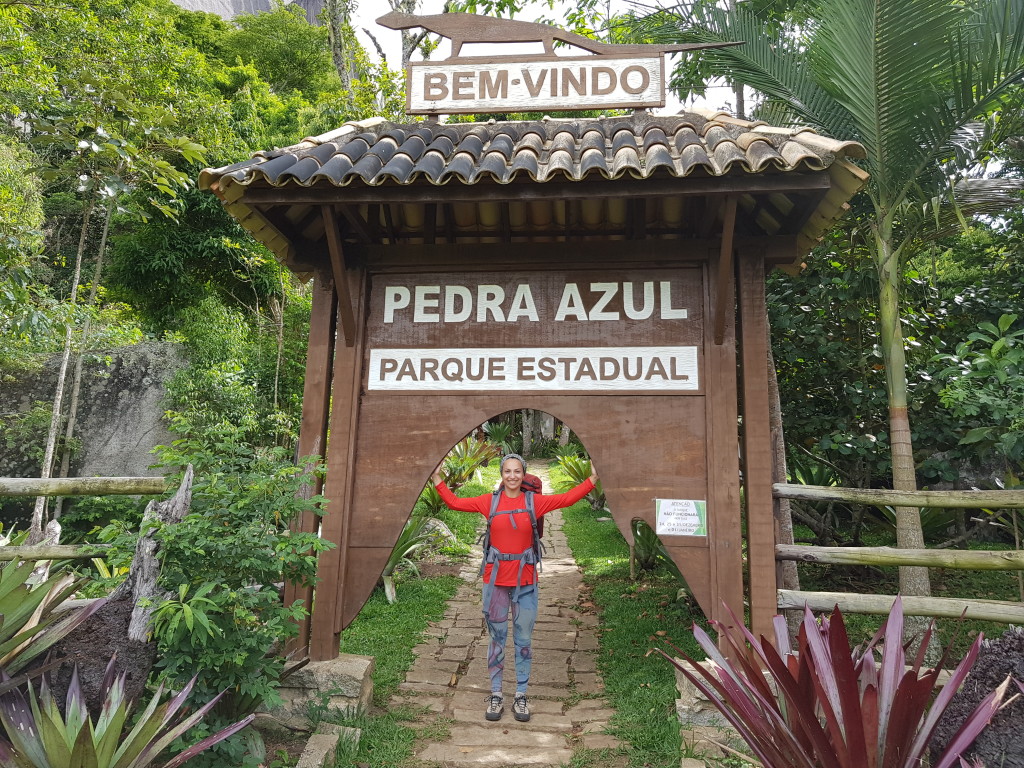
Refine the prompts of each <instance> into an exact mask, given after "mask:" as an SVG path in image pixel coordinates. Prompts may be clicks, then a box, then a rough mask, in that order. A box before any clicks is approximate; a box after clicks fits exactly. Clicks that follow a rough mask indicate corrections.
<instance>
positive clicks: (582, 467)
mask: <svg viewBox="0 0 1024 768" xmlns="http://www.w3.org/2000/svg"><path fill="white" fill-rule="evenodd" d="M558 466H560V467H561V468H562V471H563V472H565V474H567V475H568V476H569V480H568V481H567V482H563V483H561V484H559V486H558V488H557V490H558V491H559V492H560V493H562V492H565V491H568V490H569V489H570V488H573V487H575V486H577V485H579V484H580V483H582V482H583V481H584V480H586V479H587V478H588V477H590V459H583V458H580V457H579V456H562V457H560V458H559V459H558ZM586 498H587V501H588V502H589V503H590V508H591V509H596V510H602V509H604V508H605V506H606V505H607V503H608V502H607V500H606V499H605V496H604V491H602V490H601V482H600V481H598V483H597V487H596V488H594V490H592V491H591V492H590V493H588V494H587V497H586Z"/></svg>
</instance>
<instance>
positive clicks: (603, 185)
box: [241, 171, 832, 206]
mask: <svg viewBox="0 0 1024 768" xmlns="http://www.w3.org/2000/svg"><path fill="white" fill-rule="evenodd" d="M831 186H832V182H831V179H830V177H829V175H828V172H827V171H813V172H810V173H796V172H792V173H785V174H775V175H753V174H749V173H742V174H737V175H735V176H732V175H730V176H709V177H706V178H693V177H687V178H683V179H632V178H630V179H617V180H606V179H601V180H600V181H598V180H585V181H565V182H547V183H544V184H538V183H536V182H534V181H525V182H513V183H511V184H498V183H496V182H495V183H488V182H480V183H477V184H460V183H457V182H451V183H449V184H444V185H441V186H438V185H435V184H430V183H423V184H406V185H381V186H377V187H371V186H363V185H358V186H357V185H349V186H346V187H336V186H334V185H333V184H331V185H324V186H318V187H293V186H290V185H285V186H281V187H246V189H245V192H244V194H243V195H242V197H241V201H242V202H244V203H246V204H247V205H258V206H265V205H281V204H290V205H298V204H302V203H305V204H315V205H322V204H324V203H328V202H332V203H350V204H351V203H368V202H376V203H383V202H387V203H426V202H436V203H476V202H481V201H488V202H493V201H497V200H557V199H575V200H587V199H594V198H608V197H623V198H629V197H634V196H643V197H678V196H688V197H692V196H697V197H704V196H708V195H723V194H740V193H744V192H749V193H752V194H759V193H769V192H781V193H783V194H785V193H789V192H806V191H808V190H814V189H823V188H824V189H828V188H830V187H831Z"/></svg>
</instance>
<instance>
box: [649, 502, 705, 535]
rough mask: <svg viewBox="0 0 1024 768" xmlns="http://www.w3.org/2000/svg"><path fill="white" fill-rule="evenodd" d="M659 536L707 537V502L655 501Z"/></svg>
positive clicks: (656, 528) (656, 530) (656, 529)
mask: <svg viewBox="0 0 1024 768" xmlns="http://www.w3.org/2000/svg"><path fill="white" fill-rule="evenodd" d="M654 504H655V510H656V514H657V525H656V527H655V533H657V534H658V535H659V536H707V535H708V513H707V502H706V501H696V500H694V499H655V500H654Z"/></svg>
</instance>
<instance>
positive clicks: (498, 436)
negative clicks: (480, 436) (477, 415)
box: [483, 421, 512, 454]
mask: <svg viewBox="0 0 1024 768" xmlns="http://www.w3.org/2000/svg"><path fill="white" fill-rule="evenodd" d="M483 430H484V434H485V435H487V442H489V443H490V444H491V445H493V446H494V447H495V448H497V449H498V450H499V451H501V453H502V454H506V453H512V425H511V424H510V423H509V422H507V421H488V422H485V423H484V425H483Z"/></svg>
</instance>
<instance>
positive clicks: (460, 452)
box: [442, 437, 500, 489]
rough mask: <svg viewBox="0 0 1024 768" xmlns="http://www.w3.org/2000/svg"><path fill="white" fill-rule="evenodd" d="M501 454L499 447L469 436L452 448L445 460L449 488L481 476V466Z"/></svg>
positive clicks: (444, 471) (443, 471)
mask: <svg viewBox="0 0 1024 768" xmlns="http://www.w3.org/2000/svg"><path fill="white" fill-rule="evenodd" d="M499 454H500V451H499V450H498V448H497V447H495V446H493V445H491V444H490V443H485V442H483V441H481V440H477V439H475V438H473V437H467V438H465V439H464V440H462V441H461V442H460V443H459V444H458V445H456V446H455V447H454V448H452V450H451V453H449V454H448V457H447V458H446V459H445V460H444V467H443V468H442V473H443V474H444V479H445V482H446V483H448V487H449V488H452V489H454V488H459V487H461V486H463V485H465V484H466V483H467V482H469V481H470V480H471V479H473V478H474V477H475V478H479V476H480V468H481V467H486V466H487V465H488V463H490V461H491V459H495V458H497V457H498V455H499Z"/></svg>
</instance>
